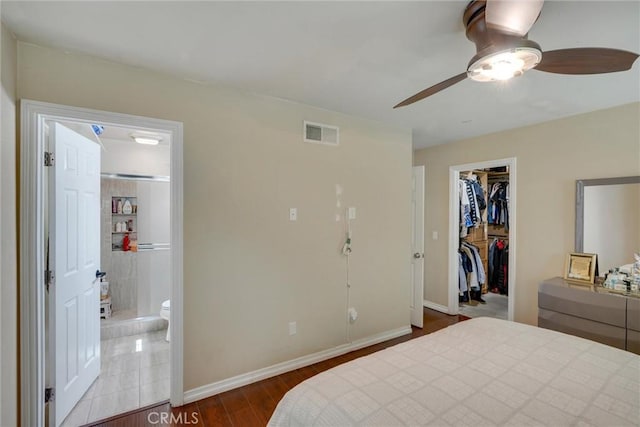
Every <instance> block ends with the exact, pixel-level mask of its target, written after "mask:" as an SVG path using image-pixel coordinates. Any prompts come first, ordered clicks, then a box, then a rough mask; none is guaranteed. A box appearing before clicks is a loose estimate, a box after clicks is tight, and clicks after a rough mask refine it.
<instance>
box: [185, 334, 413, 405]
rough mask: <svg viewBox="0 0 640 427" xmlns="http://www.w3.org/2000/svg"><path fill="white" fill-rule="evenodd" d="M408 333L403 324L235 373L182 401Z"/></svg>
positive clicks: (196, 391)
mask: <svg viewBox="0 0 640 427" xmlns="http://www.w3.org/2000/svg"><path fill="white" fill-rule="evenodd" d="M410 333H411V326H405V327H402V328H398V329H393V330H390V331H386V332H381V333H379V334H375V335H372V336H370V337H367V338H362V339H359V340H356V341H354V342H352V343H350V344H343V345H340V346H337V347H333V348H330V349H327V350H323V351H319V352H317V353H313V354H309V355H306V356H302V357H298V358H296V359H292V360H288V361H286V362H281V363H277V364H275V365H271V366H268V367H266V368H262V369H257V370H255V371H251V372H247V373H245V374H241V375H236V376H235V377H231V378H227V379H224V380H221V381H216V382H214V383H211V384H206V385H203V386H200V387H196V388H194V389H192V390H188V391H186V392H185V393H184V403H191V402H195V401H196V400H200V399H205V398H207V397H210V396H213V395H216V394H219V393H223V392H225V391H229V390H233V389H234V388H238V387H242V386H245V385H247V384H251V383H254V382H257V381H262V380H264V379H267V378H271V377H274V376H276V375H280V374H283V373H285V372H289V371H293V370H294V369H299V368H303V367H305V366H309V365H312V364H314V363H318V362H322V361H323V360H327V359H331V358H332V357H336V356H340V355H342V354H345V353H349V352H351V351H355V350H358V349H361V348H364V347H368V346H370V345H374V344H378V343H381V342H384V341H388V340H391V339H394V338H398V337H401V336H403V335H407V334H410Z"/></svg>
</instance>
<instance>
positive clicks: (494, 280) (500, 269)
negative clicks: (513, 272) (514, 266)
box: [488, 239, 509, 295]
mask: <svg viewBox="0 0 640 427" xmlns="http://www.w3.org/2000/svg"><path fill="white" fill-rule="evenodd" d="M488 277H489V282H488V285H489V289H490V290H491V292H496V293H500V294H502V295H508V288H509V286H508V283H509V245H508V244H507V242H506V241H504V240H502V239H493V241H492V242H491V245H489V272H488Z"/></svg>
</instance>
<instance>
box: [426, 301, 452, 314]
mask: <svg viewBox="0 0 640 427" xmlns="http://www.w3.org/2000/svg"><path fill="white" fill-rule="evenodd" d="M423 305H424V307H426V308H430V309H432V310H435V311H439V312H440V313H444V314H458V313H450V312H449V307H447V306H446V305H442V304H437V303H435V302H432V301H427V300H424V304H423Z"/></svg>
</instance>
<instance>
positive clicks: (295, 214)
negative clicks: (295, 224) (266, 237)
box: [289, 208, 298, 221]
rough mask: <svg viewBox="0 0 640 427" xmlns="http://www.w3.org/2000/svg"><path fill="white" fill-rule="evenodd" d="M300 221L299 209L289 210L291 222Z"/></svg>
mask: <svg viewBox="0 0 640 427" xmlns="http://www.w3.org/2000/svg"><path fill="white" fill-rule="evenodd" d="M297 220H298V208H291V209H289V221H297Z"/></svg>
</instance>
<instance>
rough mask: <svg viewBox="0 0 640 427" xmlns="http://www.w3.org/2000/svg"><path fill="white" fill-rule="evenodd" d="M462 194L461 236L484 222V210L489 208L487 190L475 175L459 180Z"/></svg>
mask: <svg viewBox="0 0 640 427" xmlns="http://www.w3.org/2000/svg"><path fill="white" fill-rule="evenodd" d="M458 189H459V191H458V193H459V195H460V237H466V236H467V234H468V232H469V230H468V228H470V227H475V226H477V225H478V224H480V223H482V212H483V211H484V210H485V209H486V208H487V200H486V195H485V192H484V190H483V188H482V185H480V182H478V179H477V177H476V176H475V175H473V174H469V176H468V177H467V178H466V179H460V180H459V181H458Z"/></svg>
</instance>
